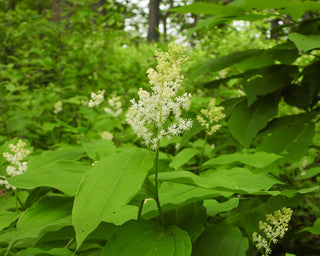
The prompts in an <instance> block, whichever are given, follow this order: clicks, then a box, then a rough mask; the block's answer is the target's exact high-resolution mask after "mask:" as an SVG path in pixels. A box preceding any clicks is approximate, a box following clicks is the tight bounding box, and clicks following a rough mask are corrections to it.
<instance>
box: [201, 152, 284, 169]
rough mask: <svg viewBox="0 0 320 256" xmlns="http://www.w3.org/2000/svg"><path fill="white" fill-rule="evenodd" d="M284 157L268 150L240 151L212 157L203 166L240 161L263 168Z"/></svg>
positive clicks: (212, 166)
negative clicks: (267, 151)
mask: <svg viewBox="0 0 320 256" xmlns="http://www.w3.org/2000/svg"><path fill="white" fill-rule="evenodd" d="M280 158H282V156H279V155H276V154H273V153H266V152H254V153H245V152H238V153H234V154H228V155H219V156H217V157H215V158H212V159H210V160H209V161H207V162H205V163H204V164H203V165H202V167H203V168H206V167H211V168H214V167H216V166H217V165H227V164H231V163H236V162H240V163H242V164H246V165H249V166H252V167H255V168H263V167H266V166H268V165H270V164H272V163H274V162H275V161H276V160H278V159H280Z"/></svg>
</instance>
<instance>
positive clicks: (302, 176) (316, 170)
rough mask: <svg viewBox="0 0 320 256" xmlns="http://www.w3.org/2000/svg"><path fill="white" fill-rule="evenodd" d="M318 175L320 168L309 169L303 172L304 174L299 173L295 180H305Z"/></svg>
mask: <svg viewBox="0 0 320 256" xmlns="http://www.w3.org/2000/svg"><path fill="white" fill-rule="evenodd" d="M319 173H320V166H316V167H312V168H310V169H307V170H305V171H304V172H302V171H301V172H299V173H298V175H297V180H306V179H309V178H312V177H314V176H317V175H318V174H319Z"/></svg>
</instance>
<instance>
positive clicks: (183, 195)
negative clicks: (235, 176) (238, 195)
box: [142, 182, 233, 219]
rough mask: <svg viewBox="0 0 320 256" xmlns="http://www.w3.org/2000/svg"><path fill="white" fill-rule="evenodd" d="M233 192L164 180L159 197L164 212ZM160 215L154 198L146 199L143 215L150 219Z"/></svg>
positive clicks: (227, 195) (226, 195)
mask: <svg viewBox="0 0 320 256" xmlns="http://www.w3.org/2000/svg"><path fill="white" fill-rule="evenodd" d="M232 194H233V193H232V192H229V191H221V190H215V189H206V188H200V187H196V186H191V185H184V184H179V183H172V182H164V183H162V184H161V186H160V191H159V198H160V203H161V207H162V211H163V212H167V211H170V210H172V209H176V208H178V207H179V206H182V205H187V204H190V203H194V202H199V201H202V200H203V199H209V198H214V197H230V196H231V195H232ZM157 215H158V210H157V206H156V204H155V201H154V200H148V201H146V203H145V205H144V206H143V209H142V217H143V218H146V219H149V218H152V217H154V216H157Z"/></svg>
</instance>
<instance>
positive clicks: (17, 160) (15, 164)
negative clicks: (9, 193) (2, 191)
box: [0, 140, 31, 189]
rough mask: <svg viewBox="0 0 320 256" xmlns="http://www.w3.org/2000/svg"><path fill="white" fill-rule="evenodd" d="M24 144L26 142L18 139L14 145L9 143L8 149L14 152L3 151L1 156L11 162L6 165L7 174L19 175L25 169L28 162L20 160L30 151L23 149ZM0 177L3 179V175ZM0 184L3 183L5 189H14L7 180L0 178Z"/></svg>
mask: <svg viewBox="0 0 320 256" xmlns="http://www.w3.org/2000/svg"><path fill="white" fill-rule="evenodd" d="M25 146H26V143H24V142H23V141H21V140H19V141H18V143H17V145H16V146H15V145H13V144H9V149H10V150H11V152H13V153H15V154H10V153H8V152H4V153H3V157H4V158H5V159H6V160H7V161H8V162H10V164H11V165H8V166H7V169H6V171H7V174H8V175H9V176H16V175H21V174H23V173H24V172H25V171H26V170H27V168H28V166H27V164H28V163H27V162H22V160H23V158H25V157H26V156H27V155H29V154H30V153H31V152H30V151H29V150H28V149H25V148H24V147H25ZM0 178H2V179H5V177H4V176H0ZM0 185H4V186H5V187H6V188H7V189H9V188H12V189H15V187H13V186H11V185H10V184H9V183H8V181H7V180H0Z"/></svg>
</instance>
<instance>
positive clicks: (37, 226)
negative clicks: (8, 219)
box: [15, 196, 72, 240]
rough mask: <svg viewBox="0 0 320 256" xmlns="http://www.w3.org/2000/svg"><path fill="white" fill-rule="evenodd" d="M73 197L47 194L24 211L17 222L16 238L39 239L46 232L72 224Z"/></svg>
mask: <svg viewBox="0 0 320 256" xmlns="http://www.w3.org/2000/svg"><path fill="white" fill-rule="evenodd" d="M71 209H72V199H71V198H69V197H64V196H45V197H43V198H41V199H40V200H39V201H38V202H37V203H35V204H34V205H33V206H31V207H30V208H28V209H27V210H26V211H25V212H23V213H22V215H21V217H20V218H19V220H18V223H17V234H16V236H15V239H16V240H20V239H25V238H37V239H39V238H40V237H41V236H42V235H43V234H44V233H45V232H52V231H56V230H59V229H61V228H62V227H65V226H70V225H71Z"/></svg>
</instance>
